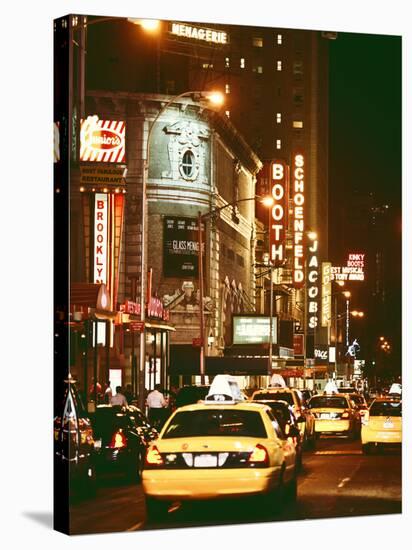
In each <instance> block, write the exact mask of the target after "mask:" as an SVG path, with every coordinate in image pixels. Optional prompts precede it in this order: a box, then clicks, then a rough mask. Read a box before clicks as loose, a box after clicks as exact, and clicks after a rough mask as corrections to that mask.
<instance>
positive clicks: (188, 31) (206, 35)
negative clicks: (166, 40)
mask: <svg viewBox="0 0 412 550" xmlns="http://www.w3.org/2000/svg"><path fill="white" fill-rule="evenodd" d="M170 33H171V34H174V35H175V36H181V37H184V38H193V39H195V40H203V41H204V42H213V43H214V44H228V43H229V36H228V34H227V33H226V32H224V31H217V30H213V29H207V28H205V27H192V26H191V25H185V24H184V23H172V24H171V27H170Z"/></svg>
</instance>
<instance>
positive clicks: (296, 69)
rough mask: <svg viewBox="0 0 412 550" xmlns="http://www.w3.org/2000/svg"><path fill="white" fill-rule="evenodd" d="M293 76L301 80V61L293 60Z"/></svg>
mask: <svg viewBox="0 0 412 550" xmlns="http://www.w3.org/2000/svg"><path fill="white" fill-rule="evenodd" d="M293 76H294V78H295V80H302V78H303V61H295V62H294V63H293Z"/></svg>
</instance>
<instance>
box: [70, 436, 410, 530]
mask: <svg viewBox="0 0 412 550" xmlns="http://www.w3.org/2000/svg"><path fill="white" fill-rule="evenodd" d="M401 490H402V479H401V456H400V453H399V451H389V450H387V451H384V452H382V453H379V454H374V455H371V456H363V455H362V451H361V446H360V442H359V441H356V442H353V441H346V440H345V439H338V438H322V439H321V440H320V441H318V444H317V448H316V450H315V451H311V452H306V453H305V454H304V457H303V468H302V471H301V473H300V475H299V479H298V498H297V500H296V503H288V504H286V505H285V506H284V507H283V509H282V510H281V511H280V512H279V513H278V514H277V515H276V516H272V515H270V514H268V513H267V511H266V510H265V509H264V507H262V506H259V503H258V502H256V500H252V499H248V500H245V499H236V500H225V501H221V502H216V501H213V502H198V503H187V504H182V505H181V504H179V503H175V504H173V505H172V506H171V507H170V508H169V512H168V515H167V518H166V520H165V521H163V523H161V524H149V523H146V515H145V506H144V496H143V492H142V489H141V486H140V484H134V485H130V484H128V485H126V484H121V483H119V482H118V481H115V480H111V481H106V482H105V483H104V484H103V485H101V486H100V487H99V488H98V491H97V495H96V498H93V499H90V500H86V501H83V502H81V503H77V504H75V505H73V506H72V508H71V531H72V533H73V534H85V533H108V532H116V531H137V530H139V529H157V528H166V527H167V528H171V527H184V526H190V527H194V526H200V525H217V524H234V523H253V522H261V521H287V520H296V519H315V518H334V517H348V516H361V515H377V514H397V513H400V512H401Z"/></svg>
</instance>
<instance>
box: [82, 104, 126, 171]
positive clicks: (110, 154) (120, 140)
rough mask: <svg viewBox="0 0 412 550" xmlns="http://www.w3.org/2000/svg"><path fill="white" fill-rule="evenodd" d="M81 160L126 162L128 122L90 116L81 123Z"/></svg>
mask: <svg viewBox="0 0 412 550" xmlns="http://www.w3.org/2000/svg"><path fill="white" fill-rule="evenodd" d="M80 160H81V161H83V162H117V163H120V162H125V160H126V123H125V122H124V121H122V120H120V121H117V120H99V118H98V116H97V115H94V116H89V117H87V119H86V120H82V121H81V124H80Z"/></svg>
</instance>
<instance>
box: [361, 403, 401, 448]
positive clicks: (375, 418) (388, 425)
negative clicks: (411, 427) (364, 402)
mask: <svg viewBox="0 0 412 550" xmlns="http://www.w3.org/2000/svg"><path fill="white" fill-rule="evenodd" d="M361 440H362V450H363V452H364V453H365V454H369V453H370V452H371V450H372V448H374V447H375V448H376V447H377V446H378V445H382V444H386V445H400V444H401V443H402V401H401V400H400V399H391V398H389V399H388V398H385V397H382V398H377V399H375V400H374V401H373V402H372V404H371V406H370V407H369V410H368V412H367V414H366V415H365V416H364V418H363V419H362V430H361Z"/></svg>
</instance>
